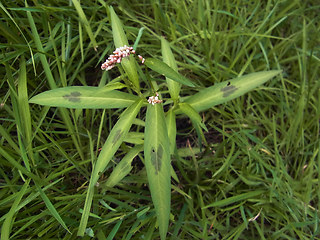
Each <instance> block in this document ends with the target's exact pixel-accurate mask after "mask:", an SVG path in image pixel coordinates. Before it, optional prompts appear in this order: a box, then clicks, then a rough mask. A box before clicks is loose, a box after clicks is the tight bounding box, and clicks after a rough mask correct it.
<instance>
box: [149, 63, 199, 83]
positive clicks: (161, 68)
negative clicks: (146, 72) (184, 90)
mask: <svg viewBox="0 0 320 240" xmlns="http://www.w3.org/2000/svg"><path fill="white" fill-rule="evenodd" d="M144 64H145V65H146V66H147V67H148V68H151V69H152V70H153V71H155V72H157V73H160V74H163V75H164V76H165V77H167V78H170V79H171V80H173V81H176V82H178V83H181V84H183V85H187V86H189V87H194V84H193V83H192V82H191V81H190V80H189V79H187V78H185V77H184V76H182V75H180V74H179V73H178V72H176V71H175V70H173V69H172V68H171V67H169V66H168V64H166V63H164V62H162V61H160V60H158V59H156V58H147V59H146V60H145V62H144Z"/></svg>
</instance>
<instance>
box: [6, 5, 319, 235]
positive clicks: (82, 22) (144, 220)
mask: <svg viewBox="0 0 320 240" xmlns="http://www.w3.org/2000/svg"><path fill="white" fill-rule="evenodd" d="M72 2H74V3H77V2H78V1H69V2H68V1H63V0H61V1H59V0H56V1H32V2H31V1H28V4H29V6H28V7H27V6H25V5H24V2H23V1H6V2H5V3H1V4H0V14H1V21H0V32H1V34H0V42H1V44H0V50H1V53H0V54H1V58H0V62H1V65H2V67H1V68H0V76H2V77H1V80H0V103H1V106H0V121H1V125H0V135H1V139H0V143H1V144H0V165H1V168H0V187H1V188H0V223H1V225H2V229H1V234H2V235H1V238H3V239H5V237H6V236H11V238H12V239H39V238H41V239H52V238H58V239H76V238H77V237H76V232H77V228H78V226H79V222H80V218H81V209H82V208H83V204H84V200H85V193H86V187H87V185H88V180H89V178H90V173H91V162H92V161H95V159H96V156H97V155H98V153H99V148H100V147H101V145H102V144H103V143H104V141H105V139H106V137H107V135H108V133H109V132H110V129H111V127H112V126H113V124H114V123H115V121H116V120H117V117H118V116H119V113H120V111H113V110H106V111H103V110H66V109H60V110H59V109H56V108H47V107H41V106H38V105H33V104H32V105H29V104H28V102H27V100H28V99H29V98H30V97H31V96H34V95H36V94H38V93H40V92H43V91H45V90H48V89H50V88H55V87H62V86H71V85H89V86H98V85H104V84H105V83H106V82H108V81H110V80H112V79H113V78H115V77H117V76H118V74H119V73H118V72H117V70H112V71H110V72H107V73H106V72H105V73H103V72H102V71H101V70H100V64H101V63H102V62H103V60H105V58H106V57H107V56H108V54H110V53H111V52H112V51H113V49H114V45H113V40H112V35H111V27H110V21H109V16H108V13H107V10H106V7H105V6H107V5H113V7H114V9H115V11H116V12H117V14H118V16H119V17H120V19H121V21H122V22H123V24H124V26H125V30H126V32H127V36H128V39H129V43H130V44H133V43H134V41H135V38H136V37H137V35H138V32H139V29H140V28H141V27H144V28H145V29H144V32H143V36H142V38H141V40H140V43H139V45H138V49H137V52H139V54H141V55H142V56H145V57H150V56H152V57H157V58H160V56H161V49H160V46H161V45H160V43H161V36H165V37H166V39H167V40H168V41H169V42H170V43H171V47H172V49H173V52H174V55H175V59H176V60H177V63H178V68H179V71H180V73H182V74H183V75H185V76H186V77H188V78H189V79H192V80H193V81H194V82H195V83H196V84H198V85H200V86H202V87H208V86H211V85H212V84H213V83H217V82H220V81H224V80H227V79H230V78H233V77H236V76H238V75H242V74H246V73H251V72H255V71H262V70H271V69H282V70H283V74H282V76H281V77H277V78H274V79H273V80H272V81H270V82H268V83H267V84H265V86H263V87H260V88H259V89H258V90H257V91H253V92H250V93H249V94H246V95H245V96H243V97H240V98H238V99H235V100H233V101H231V102H229V103H226V104H223V105H220V106H217V107H214V108H213V109H211V110H209V111H206V112H204V113H202V116H203V119H204V121H205V123H206V125H207V127H208V129H209V132H208V133H207V134H206V139H207V144H206V145H205V147H204V148H203V149H202V152H200V151H199V146H198V145H197V142H198V141H197V139H196V134H195V132H194V129H193V128H192V127H191V123H189V122H187V121H186V119H184V118H182V119H179V121H178V122H177V126H178V133H179V136H178V138H177V145H178V152H177V154H176V155H175V156H174V158H173V159H172V164H173V167H174V169H175V170H176V173H177V175H178V178H179V182H176V181H174V180H173V181H172V202H171V207H172V211H171V214H172V216H171V219H172V220H171V223H170V226H169V233H168V239H320V237H319V236H320V230H319V227H318V225H319V216H320V215H319V209H320V201H319V197H320V191H319V183H320V181H319V174H320V168H319V165H320V154H319V147H320V142H319V119H320V98H319V85H320V82H319V66H320V60H319V58H320V52H319V51H320V48H319V46H320V41H319V30H318V29H319V20H320V19H319V18H320V17H319V12H320V3H319V2H318V1H311V0H310V1H291V0H290V1H289V0H283V1H272V0H268V1H267V0H266V1H237V0H228V1H202V0H194V1H180V0H178V1H162V2H161V3H159V2H158V1H124V0H122V1H118V2H117V3H115V2H114V1H110V2H108V1H106V2H104V1H81V5H77V7H75V5H74V4H73V3H72ZM97 46H98V47H97ZM159 86H160V87H163V86H162V85H161V84H160V85H159ZM181 93H182V95H183V96H187V95H190V94H193V93H194V90H193V89H192V88H187V87H184V88H182V92H181ZM141 114H142V115H141V116H144V115H143V113H141ZM140 129H141V127H139V126H138V127H137V131H140ZM121 150H122V151H119V153H118V154H117V155H116V157H115V158H114V159H113V162H112V164H109V166H108V169H107V171H106V172H105V174H104V175H103V176H101V180H100V181H101V182H100V185H102V186H103V182H104V181H105V180H106V179H107V178H108V176H109V175H110V173H111V172H112V169H113V167H114V166H115V164H116V163H117V162H119V160H120V159H121V158H122V157H123V153H125V152H127V151H128V150H129V145H126V144H123V145H122V147H121ZM141 159H143V155H138V157H136V158H135V159H134V161H133V163H132V165H133V169H132V171H131V172H130V174H129V175H128V176H127V177H126V178H124V179H123V180H122V181H121V183H119V184H118V185H116V186H114V187H112V188H107V189H106V190H107V191H106V192H105V193H104V191H99V192H97V193H96V195H95V197H94V199H95V200H94V204H93V209H92V213H93V215H92V216H91V217H90V218H89V222H88V232H87V233H88V236H87V237H85V238H89V236H90V235H93V234H94V235H95V237H96V238H97V239H106V238H107V239H113V237H114V239H158V238H159V234H158V231H157V229H156V226H157V224H156V218H155V212H154V209H153V205H152V202H151V197H150V193H149V190H148V188H147V185H146V184H147V177H146V171H145V168H144V165H143V164H142V162H141ZM68 231H70V233H69V232H68Z"/></svg>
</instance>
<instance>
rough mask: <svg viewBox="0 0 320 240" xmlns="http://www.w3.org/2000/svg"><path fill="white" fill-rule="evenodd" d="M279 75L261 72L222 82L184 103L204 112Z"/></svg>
mask: <svg viewBox="0 0 320 240" xmlns="http://www.w3.org/2000/svg"><path fill="white" fill-rule="evenodd" d="M279 73H281V71H278V70H272V71H263V72H257V73H251V74H248V75H245V76H242V77H239V78H235V79H232V80H228V81H224V82H222V83H218V84H215V85H214V86H212V87H208V88H206V89H203V90H201V91H200V92H198V93H196V94H195V95H193V96H191V97H189V98H188V99H186V101H185V102H186V103H189V104H190V105H191V106H192V107H193V108H194V109H195V110H196V111H198V112H200V111H204V110H206V109H209V108H211V107H213V106H215V105H217V104H221V103H224V102H227V101H230V100H232V99H234V98H236V97H239V96H241V95H243V94H245V93H247V92H249V91H250V90H252V89H254V88H256V87H258V86H260V85H261V84H263V83H265V82H266V81H268V80H269V79H271V78H273V77H274V76H276V75H278V74H279Z"/></svg>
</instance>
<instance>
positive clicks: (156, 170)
mask: <svg viewBox="0 0 320 240" xmlns="http://www.w3.org/2000/svg"><path fill="white" fill-rule="evenodd" d="M144 156H145V165H146V170H147V175H148V182H149V188H150V191H151V197H152V202H153V204H154V207H155V210H156V215H157V219H158V224H159V231H160V237H161V239H165V238H166V235H167V230H168V224H169V216H170V191H171V177H170V169H171V168H170V146H169V138H168V131H167V127H166V122H165V118H164V112H163V109H162V105H161V104H155V105H151V104H149V105H148V108H147V116H146V127H145V141H144Z"/></svg>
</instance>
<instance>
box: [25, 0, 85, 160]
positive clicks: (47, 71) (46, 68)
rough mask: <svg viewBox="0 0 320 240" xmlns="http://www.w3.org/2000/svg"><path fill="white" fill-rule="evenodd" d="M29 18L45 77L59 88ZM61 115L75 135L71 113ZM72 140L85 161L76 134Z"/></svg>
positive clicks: (32, 22) (65, 112)
mask: <svg viewBox="0 0 320 240" xmlns="http://www.w3.org/2000/svg"><path fill="white" fill-rule="evenodd" d="M26 6H28V5H27V3H26ZM27 17H28V21H29V24H30V28H31V31H32V36H33V40H34V42H35V44H36V47H37V50H38V51H39V52H40V53H41V54H40V56H39V57H40V61H41V64H42V66H43V70H44V72H45V75H46V77H47V80H48V83H49V85H50V88H51V89H55V88H57V84H56V83H55V80H54V77H53V74H52V71H51V69H50V65H49V63H48V60H47V58H46V56H45V55H44V54H42V53H44V52H45V51H44V49H43V46H42V43H41V40H40V36H39V33H38V31H37V27H36V24H35V22H34V19H33V17H32V15H31V12H29V11H28V12H27ZM60 113H61V117H62V119H63V121H64V123H65V124H66V126H67V128H68V131H69V132H70V133H73V132H75V131H74V126H73V123H72V121H71V119H70V116H69V113H68V111H67V110H66V109H63V108H62V109H60ZM71 138H72V140H73V142H74V145H75V146H76V148H77V150H78V152H79V155H80V157H81V158H82V159H84V154H83V152H82V148H81V147H80V144H79V142H78V140H77V138H76V136H75V135H74V134H71Z"/></svg>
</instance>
